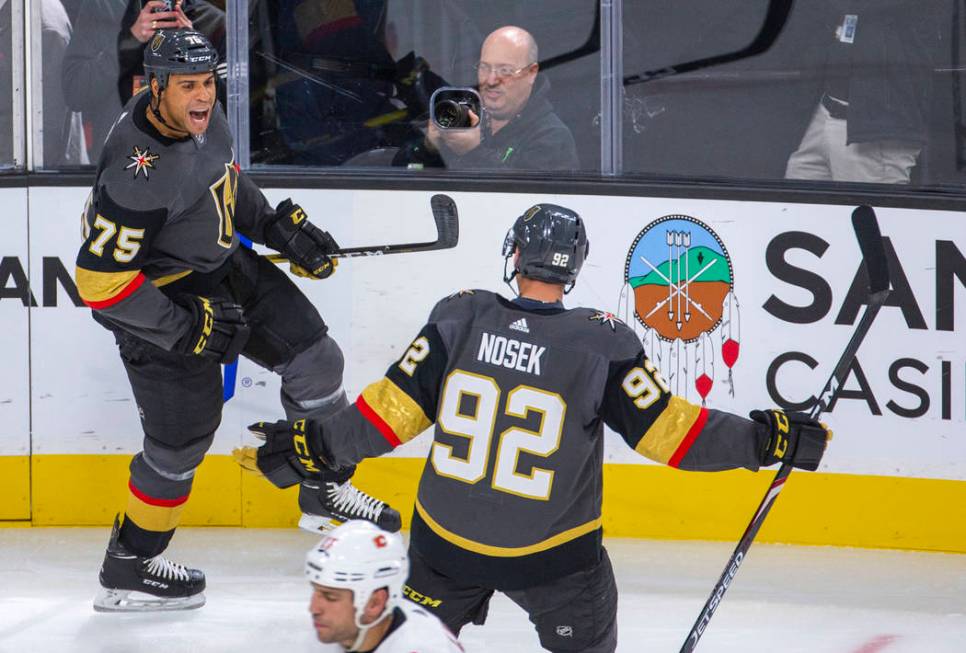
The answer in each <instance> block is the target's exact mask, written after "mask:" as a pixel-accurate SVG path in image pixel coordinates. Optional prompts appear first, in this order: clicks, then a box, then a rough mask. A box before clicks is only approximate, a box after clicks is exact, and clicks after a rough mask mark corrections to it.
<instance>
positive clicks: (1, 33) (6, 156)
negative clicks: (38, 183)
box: [0, 0, 17, 169]
mask: <svg viewBox="0 0 966 653" xmlns="http://www.w3.org/2000/svg"><path fill="white" fill-rule="evenodd" d="M10 17H11V5H10V2H9V1H8V0H0V169H3V168H8V167H12V166H13V103H14V102H15V101H17V98H14V97H13V92H12V91H13V59H12V46H13V34H12V31H11V23H10Z"/></svg>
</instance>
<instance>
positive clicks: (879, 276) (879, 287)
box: [681, 206, 890, 653]
mask: <svg viewBox="0 0 966 653" xmlns="http://www.w3.org/2000/svg"><path fill="white" fill-rule="evenodd" d="M852 227H853V229H854V230H855V237H856V239H857V240H858V242H859V249H861V250H862V259H863V261H864V265H865V268H866V272H867V273H868V276H869V296H868V299H867V301H866V307H865V311H864V312H863V313H862V318H861V319H860V320H859V323H858V325H856V327H855V331H853V332H852V337H851V338H850V339H849V342H848V344H847V345H846V346H845V350H844V351H843V352H842V355H841V356H840V357H839V360H838V362H837V363H836V364H835V368H834V369H833V370H832V374H831V375H830V376H829V379H828V381H826V383H825V386H824V387H823V388H822V392H821V394H820V395H819V396H818V399H817V400H816V402H815V403H814V404H813V405H812V410H811V411H809V416H810V417H811V418H812V419H818V416H819V415H821V414H822V413H823V412H824V411H825V410H826V408H828V406H829V405H831V401H832V399H833V398H834V397H835V393H836V392H838V389H839V388H840V387H841V386H842V384H843V383H844V382H845V377H846V375H847V374H848V371H849V369H850V368H851V367H852V362H853V361H854V360H855V354H856V352H857V351H858V350H859V345H861V344H862V341H863V340H864V339H865V336H866V334H867V333H868V332H869V328H870V327H871V326H872V322H873V321H874V320H875V317H876V315H878V313H879V309H880V308H882V306H883V304H885V301H886V299H888V297H889V286H890V282H889V268H888V265H887V264H886V254H885V247H884V246H883V244H882V235H881V233H880V232H879V223H878V221H877V220H876V217H875V211H873V210H872V209H871V208H870V207H868V206H860V207H858V208H856V209H855V210H854V211H853V212H852ZM793 469H794V468H793V467H792V466H791V465H790V464H788V463H782V464H781V466H780V467H779V468H778V473H776V474H775V478H774V479H773V480H772V482H771V485H769V486H768V492H766V493H765V496H764V498H762V500H761V503H759V504H758V509H757V510H756V511H755V514H754V516H753V517H752V518H751V521H750V522H749V523H748V526H747V527H746V528H745V532H744V533H743V534H742V536H741V539H740V540H738V544H737V545H736V546H735V550H734V552H733V553H732V554H731V558H729V559H728V563H727V564H726V565H725V568H724V571H723V572H722V573H721V576H720V577H719V578H718V582H717V583H715V586H714V589H712V590H711V596H709V597H708V600H707V601H706V602H705V604H704V607H703V608H701V613H700V614H699V615H698V619H697V620H696V621H695V622H694V625H693V626H691V632H689V633H688V637H687V639H685V640H684V644H683V645H682V646H681V653H690V652H691V651H693V650H694V649H695V647H696V646H697V645H698V640H699V639H701V635H702V634H704V631H705V629H706V628H707V627H708V622H709V621H711V617H713V616H714V613H715V610H717V609H718V606H720V605H721V601H722V600H723V599H724V595H725V592H727V591H728V588H729V587H730V586H731V583H732V581H734V578H735V575H736V574H737V573H738V569H739V567H741V563H742V562H743V561H744V559H745V556H746V555H748V549H750V548H751V544H752V542H754V540H755V536H756V535H757V534H758V531H759V530H760V529H761V525H762V524H763V523H764V521H765V517H767V516H768V513H769V511H771V508H772V506H773V505H774V504H775V500H776V499H777V498H778V495H779V494H780V493H781V491H782V489H783V488H784V487H785V481H786V480H787V479H788V476H789V474H791V473H792V470H793Z"/></svg>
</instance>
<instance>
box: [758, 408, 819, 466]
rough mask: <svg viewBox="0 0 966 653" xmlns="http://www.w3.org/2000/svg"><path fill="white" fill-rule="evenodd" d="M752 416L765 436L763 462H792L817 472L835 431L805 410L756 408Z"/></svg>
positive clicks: (770, 463)
mask: <svg viewBox="0 0 966 653" xmlns="http://www.w3.org/2000/svg"><path fill="white" fill-rule="evenodd" d="M751 419H753V420H755V421H756V422H758V433H759V434H760V435H762V436H763V438H762V439H763V441H764V446H763V447H762V450H761V464H762V465H773V464H775V463H777V462H786V463H791V465H792V466H793V467H798V468H799V469H807V470H808V471H811V472H814V471H815V470H816V469H818V464H819V463H820V462H821V461H822V454H824V453H825V447H826V445H827V444H828V441H829V440H831V439H832V431H831V430H829V428H828V427H827V426H825V425H824V424H822V423H821V422H817V421H815V420H813V419H811V418H810V417H809V416H808V415H806V414H805V413H785V412H783V411H780V410H774V409H773V410H753V411H751Z"/></svg>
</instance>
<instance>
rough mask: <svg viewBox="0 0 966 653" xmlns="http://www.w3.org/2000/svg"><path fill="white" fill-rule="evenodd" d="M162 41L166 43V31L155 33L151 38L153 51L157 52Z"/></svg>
mask: <svg viewBox="0 0 966 653" xmlns="http://www.w3.org/2000/svg"><path fill="white" fill-rule="evenodd" d="M162 43H164V32H157V33H155V35H154V38H153V39H151V52H157V51H158V49H159V48H160V47H161V44H162Z"/></svg>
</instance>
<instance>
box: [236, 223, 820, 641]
mask: <svg viewBox="0 0 966 653" xmlns="http://www.w3.org/2000/svg"><path fill="white" fill-rule="evenodd" d="M588 251H589V244H588V242H587V236H586V232H585V228H584V223H583V221H582V220H581V219H580V217H579V216H577V215H576V214H575V213H574V212H573V211H571V210H569V209H566V208H563V207H560V206H555V205H552V204H539V205H537V206H534V207H532V208H531V209H529V210H528V211H527V212H526V213H524V214H523V215H522V216H520V217H519V218H518V219H517V220H516V222H515V224H514V225H513V227H512V228H511V229H510V231H509V233H508V234H507V237H506V240H505V244H504V251H503V254H504V257H505V265H506V266H508V267H507V268H505V270H506V269H509V272H506V271H505V274H504V278H505V280H507V281H508V282H509V281H511V280H512V279H513V278H514V277H515V278H516V282H517V285H518V288H519V296H518V297H517V298H516V299H514V300H512V301H508V300H506V299H504V298H503V297H500V296H499V295H496V294H493V293H491V292H486V291H480V290H477V291H469V292H461V293H457V294H455V295H453V296H452V297H450V298H448V299H444V300H443V301H441V302H439V303H438V304H437V305H436V307H435V308H434V309H433V311H432V313H431V315H430V317H429V322H428V323H427V324H426V325H425V326H424V327H423V328H422V330H421V331H420V332H419V335H418V336H417V337H416V339H415V340H414V341H413V342H412V344H411V345H410V346H409V348H408V349H407V350H406V352H405V353H404V354H403V356H402V358H400V359H399V361H397V362H396V363H394V364H393V365H392V366H390V368H389V370H388V371H387V372H386V376H385V377H384V378H383V379H381V380H380V381H377V382H376V383H373V384H372V385H369V386H368V387H367V388H365V389H364V390H363V392H362V394H361V395H360V397H359V398H358V399H357V400H356V402H355V405H354V406H350V407H347V408H345V409H343V410H341V411H339V412H338V413H336V414H335V415H333V416H331V417H328V418H326V419H324V420H321V421H319V420H299V421H296V422H294V423H293V422H286V421H283V422H276V423H274V424H269V423H259V424H255V425H252V426H251V427H249V428H250V429H251V430H252V432H253V433H254V434H255V435H256V436H259V437H261V438H263V439H265V441H266V442H265V444H264V445H263V446H261V447H259V448H258V449H257V450H252V449H248V450H245V451H242V452H239V454H238V458H239V459H241V460H244V461H246V463H247V465H248V466H249V468H252V467H254V468H256V469H257V470H258V471H260V472H261V473H263V474H264V475H265V476H266V477H267V478H268V479H269V480H271V481H272V482H273V483H275V484H276V485H278V486H280V487H285V486H287V485H292V484H295V483H297V482H299V481H301V479H302V478H304V477H305V476H311V475H313V474H314V472H313V471H312V470H313V469H314V468H315V467H317V466H324V465H336V466H338V465H346V464H352V463H353V462H355V461H358V460H361V459H362V458H364V457H367V456H376V455H380V454H383V453H385V452H387V451H390V450H392V449H393V448H394V447H396V446H398V445H399V444H400V443H402V442H406V441H407V440H409V439H411V438H413V437H415V436H416V435H418V434H419V433H421V432H422V431H423V430H425V429H426V428H427V427H428V426H430V424H432V423H434V422H435V424H436V428H435V432H434V441H433V444H432V448H431V450H430V453H429V457H428V461H427V463H426V466H425V467H424V470H423V474H422V478H421V479H420V483H419V489H418V493H417V497H416V505H415V511H414V514H413V521H412V536H411V539H410V559H411V565H412V567H411V572H410V577H409V581H408V588H407V594H408V595H409V596H410V597H414V596H415V597H419V598H421V599H423V600H424V603H425V602H428V603H429V604H431V605H433V606H434V612H435V613H436V614H437V615H438V616H439V617H440V619H441V620H442V621H443V623H445V624H446V625H448V626H449V627H450V628H451V629H453V631H454V632H457V633H458V632H459V630H460V628H461V627H462V626H464V625H465V624H467V623H470V622H474V623H482V622H483V620H484V619H485V616H486V608H487V605H488V601H489V598H490V596H491V595H492V593H493V592H494V591H495V590H499V591H502V592H504V593H505V594H506V595H507V596H509V597H510V599H512V600H513V601H514V602H516V603H517V604H518V605H520V606H521V607H522V608H523V609H524V610H526V611H527V613H528V614H529V616H530V620H531V621H532V622H533V623H534V625H535V626H536V629H537V632H538V634H539V637H540V642H541V644H542V645H543V646H544V647H545V648H546V649H548V650H551V651H593V652H603V651H613V650H614V649H615V647H616V642H617V632H616V614H617V589H616V585H615V582H614V574H613V571H612V569H611V564H610V560H609V559H608V556H607V552H606V550H605V549H604V547H603V546H602V543H601V536H602V530H601V523H602V521H601V503H602V476H603V470H602V465H603V427H604V425H605V424H606V425H608V426H609V427H610V428H611V429H613V430H614V431H616V432H617V433H618V434H620V435H621V436H623V438H624V440H625V441H626V442H627V444H628V445H629V446H630V447H631V448H633V449H634V450H635V451H637V452H638V453H640V454H642V455H644V456H646V457H648V458H650V459H652V460H655V461H657V462H660V463H664V464H666V465H670V466H672V467H676V468H680V469H685V470H702V471H716V470H725V469H733V468H737V467H744V468H747V469H750V470H757V469H758V468H759V466H761V465H770V464H773V463H776V462H779V461H788V462H791V463H792V464H793V465H795V466H796V467H802V468H804V469H810V470H814V469H816V468H817V467H818V464H819V461H820V460H821V457H822V455H823V453H824V451H825V446H826V441H827V438H828V437H829V436H830V432H829V431H827V429H826V428H825V427H824V426H823V425H821V424H819V423H818V422H814V421H811V420H809V419H808V417H807V416H805V415H799V414H785V413H783V412H781V411H778V410H768V411H754V412H753V413H752V415H751V416H752V419H751V420H748V419H745V418H742V417H739V416H737V415H733V414H730V413H725V412H722V411H718V410H708V409H705V408H702V407H700V406H696V405H693V404H691V403H689V402H687V401H685V400H684V399H682V398H680V397H676V396H673V395H672V394H671V393H670V392H669V390H668V386H667V384H666V382H665V381H664V379H662V378H661V375H660V373H659V371H658V370H657V369H656V368H655V366H654V365H653V364H652V363H651V361H650V360H648V358H647V356H646V355H645V353H644V351H643V349H642V347H641V342H640V340H639V339H638V338H637V337H636V335H635V334H634V332H633V331H632V330H631V329H630V328H629V327H627V326H626V325H624V324H623V323H622V322H620V321H619V320H617V319H616V318H615V317H614V316H613V315H611V314H609V313H605V312H602V311H597V310H591V309H587V308H576V309H569V310H568V309H566V308H565V307H564V305H563V302H562V300H563V296H564V294H565V293H566V292H567V291H568V290H569V288H570V287H572V286H573V284H574V283H575V281H576V279H577V274H578V272H579V271H580V268H581V265H582V264H583V262H584V258H585V256H586V255H587V253H588ZM643 490H646V488H642V491H643Z"/></svg>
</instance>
